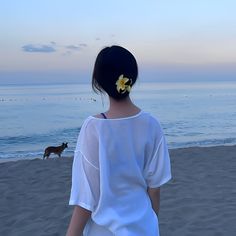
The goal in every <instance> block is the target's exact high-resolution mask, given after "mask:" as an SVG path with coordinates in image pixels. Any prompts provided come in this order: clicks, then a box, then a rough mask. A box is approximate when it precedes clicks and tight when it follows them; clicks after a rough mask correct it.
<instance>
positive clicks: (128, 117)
mask: <svg viewBox="0 0 236 236" xmlns="http://www.w3.org/2000/svg"><path fill="white" fill-rule="evenodd" d="M142 113H143V111H142V110H140V111H139V112H138V113H137V114H135V115H132V116H126V117H120V118H107V119H104V118H101V117H95V116H90V118H92V119H96V120H104V121H105V120H128V119H132V118H136V117H138V116H140V115H141V114H142Z"/></svg>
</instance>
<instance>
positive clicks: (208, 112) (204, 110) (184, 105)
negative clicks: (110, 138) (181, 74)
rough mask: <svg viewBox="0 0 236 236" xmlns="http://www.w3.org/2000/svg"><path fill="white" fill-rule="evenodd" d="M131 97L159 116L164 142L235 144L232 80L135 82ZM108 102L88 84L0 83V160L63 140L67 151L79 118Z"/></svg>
mask: <svg viewBox="0 0 236 236" xmlns="http://www.w3.org/2000/svg"><path fill="white" fill-rule="evenodd" d="M131 98H132V99H133V101H134V102H135V103H136V104H137V105H138V106H139V107H140V108H141V109H143V110H145V111H147V112H151V113H152V114H153V115H154V116H156V117H157V118H158V119H159V121H160V123H161V125H162V127H163V129H164V133H165V135H166V138H167V142H168V146H169V148H180V147H192V146H216V145H233V144H236V82H214V83H213V82H212V83H141V82H138V83H137V85H135V87H134V88H133V91H132V93H131ZM107 107H108V99H107V98H106V97H104V96H103V97H102V96H101V95H97V94H95V93H94V92H92V89H91V85H90V84H58V85H57V84H53V85H4V86H0V160H3V159H4V160H6V159H32V158H42V156H43V153H44V149H45V148H46V147H47V146H59V145H60V144H61V143H62V142H68V146H69V147H68V149H66V150H65V151H64V153H63V155H62V156H66V157H67V156H72V155H73V151H74V148H75V144H76V141H77V137H78V134H79V131H80V127H81V125H82V123H83V121H84V119H85V118H86V117H87V116H89V115H93V114H97V113H100V112H102V111H106V109H107ZM52 157H55V155H52Z"/></svg>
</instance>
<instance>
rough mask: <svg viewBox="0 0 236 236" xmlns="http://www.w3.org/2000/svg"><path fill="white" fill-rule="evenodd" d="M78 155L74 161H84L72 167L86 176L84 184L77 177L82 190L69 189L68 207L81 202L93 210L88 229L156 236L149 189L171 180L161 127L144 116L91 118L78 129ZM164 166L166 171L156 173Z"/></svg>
mask: <svg viewBox="0 0 236 236" xmlns="http://www.w3.org/2000/svg"><path fill="white" fill-rule="evenodd" d="M76 153H78V155H77V156H75V158H78V159H81V160H82V164H81V165H74V168H75V169H76V173H79V172H80V173H81V172H83V171H84V172H85V174H84V179H81V176H80V182H81V183H80V184H79V185H80V186H81V188H83V189H78V186H79V185H77V186H75V187H74V189H73V188H72V194H71V200H70V203H71V204H80V205H81V203H82V204H83V205H86V206H87V208H88V207H89V209H90V210H91V211H92V221H90V223H89V224H88V225H87V230H93V231H94V230H95V231H96V229H95V228H96V227H94V225H93V223H95V224H96V225H100V226H102V227H104V229H105V228H106V229H109V230H110V231H111V232H112V233H114V234H115V235H136V236H137V235H149V236H151V235H155V236H156V235H158V223H157V216H156V214H155V213H154V211H153V210H152V206H151V202H150V198H149V196H148V193H147V188H148V187H153V188H155V187H159V186H160V185H161V184H163V183H165V182H167V181H168V180H169V179H170V163H169V156H168V150H166V145H165V140H164V137H163V132H162V129H161V127H160V124H159V122H158V121H157V120H156V119H155V118H153V117H152V116H151V115H150V114H148V113H145V112H143V111H141V112H139V113H138V114H136V115H134V116H131V117H126V118H118V119H101V118H95V117H92V116H90V117H89V118H87V120H86V121H85V123H84V125H83V127H82V129H81V132H80V135H79V139H78V145H77V147H76ZM160 154H161V155H160ZM75 163H76V161H75ZM163 166H164V167H165V170H161V169H160V168H163ZM80 167H83V169H81V170H79V168H80ZM73 177H74V178H75V179H76V178H77V176H76V174H73ZM74 182H75V183H76V182H77V181H76V180H74ZM72 187H73V186H72ZM78 192H80V194H77V193H78ZM82 192H83V193H84V194H82ZM82 195H84V196H86V198H84V197H83V196H82ZM89 228H90V229H89ZM99 230H101V227H100V229H99ZM97 233H98V232H97ZM92 235H98V236H99V234H95V232H93V234H92ZM101 235H102V234H101ZM111 235H112V234H111Z"/></svg>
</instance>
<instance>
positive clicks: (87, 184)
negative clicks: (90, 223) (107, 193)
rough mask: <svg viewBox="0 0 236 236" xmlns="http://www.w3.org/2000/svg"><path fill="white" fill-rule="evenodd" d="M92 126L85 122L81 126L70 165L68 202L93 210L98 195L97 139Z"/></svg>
mask: <svg viewBox="0 0 236 236" xmlns="http://www.w3.org/2000/svg"><path fill="white" fill-rule="evenodd" d="M93 130H94V129H93V128H92V127H91V125H88V122H85V123H84V125H83V126H82V128H81V131H80V134H79V137H78V141H77V145H76V149H75V153H74V160H73V166H72V186H71V195H70V200H69V204H70V205H79V206H81V207H83V208H85V209H87V210H90V211H94V210H95V208H96V206H97V204H98V200H99V195H100V172H99V163H98V150H97V141H96V137H95V135H94V133H93Z"/></svg>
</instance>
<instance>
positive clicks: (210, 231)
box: [0, 146, 236, 236]
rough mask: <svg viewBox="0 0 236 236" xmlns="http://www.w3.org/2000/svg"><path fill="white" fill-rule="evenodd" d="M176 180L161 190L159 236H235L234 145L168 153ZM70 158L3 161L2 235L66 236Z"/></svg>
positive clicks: (0, 173) (69, 210)
mask: <svg viewBox="0 0 236 236" xmlns="http://www.w3.org/2000/svg"><path fill="white" fill-rule="evenodd" d="M170 154H171V162H172V175H173V179H172V180H171V181H170V182H169V183H167V184H166V185H164V186H163V187H162V189H161V210H160V214H159V223H160V231H161V236H172V235H173V236H185V235H186V236H194V235H196V236H199V235H201V236H211V235H212V236H213V235H214V236H220V235H227V236H233V235H235V232H236V224H235V222H236V187H235V186H236V174H235V170H236V146H219V147H204V148H203V147H201V148H200V147H193V148H182V149H173V150H170ZM71 166H72V158H60V159H59V158H54V159H49V160H45V161H43V160H41V159H35V160H24V161H14V162H5V163H0V192H1V197H0V235H5V236H15V235H17V236H23V235H24V236H28V235H30V236H31V235H34V236H53V235H54V236H56V235H57V236H60V235H62V236H64V235H65V232H66V230H67V227H68V224H69V221H70V217H71V213H72V210H73V207H71V206H68V200H69V195H70V186H71Z"/></svg>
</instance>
